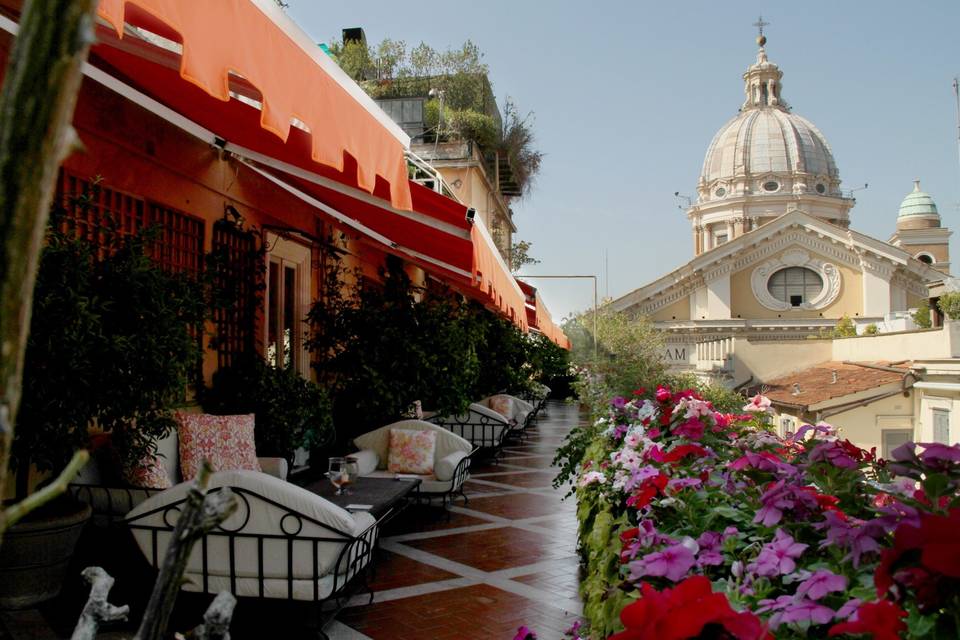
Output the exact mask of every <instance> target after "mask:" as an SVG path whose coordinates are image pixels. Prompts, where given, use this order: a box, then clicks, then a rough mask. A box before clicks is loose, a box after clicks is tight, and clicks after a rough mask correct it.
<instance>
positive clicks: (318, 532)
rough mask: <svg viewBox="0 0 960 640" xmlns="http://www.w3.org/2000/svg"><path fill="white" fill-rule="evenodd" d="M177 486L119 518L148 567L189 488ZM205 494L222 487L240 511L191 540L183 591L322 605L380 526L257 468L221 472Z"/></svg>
mask: <svg viewBox="0 0 960 640" xmlns="http://www.w3.org/2000/svg"><path fill="white" fill-rule="evenodd" d="M190 484H191V483H189V482H184V483H181V484H178V485H176V486H175V487H172V488H170V489H167V490H165V491H163V492H161V493H158V494H156V495H153V496H152V497H150V498H149V499H147V500H144V501H143V502H141V503H140V504H139V505H137V506H136V507H135V508H134V509H133V510H132V511H131V512H130V513H129V514H128V515H127V517H126V519H125V521H126V523H127V525H128V526H129V527H130V529H131V531H132V532H133V536H134V538H135V539H136V542H137V545H138V546H139V547H140V550H141V551H142V552H143V555H144V556H145V557H146V559H147V561H148V562H149V563H150V564H151V565H152V566H154V567H159V565H160V563H162V562H163V557H164V553H165V551H166V548H167V545H168V544H169V542H170V536H171V535H172V534H173V529H174V527H175V525H176V519H177V515H178V513H179V508H180V506H181V505H182V503H183V502H184V500H185V498H186V496H187V492H188V491H189V489H190ZM209 486H210V490H212V491H216V490H219V489H220V488H223V487H229V488H230V489H231V491H233V492H234V494H235V495H236V496H237V500H238V501H239V507H238V509H237V511H236V512H235V513H234V514H232V515H231V516H230V517H229V518H228V519H227V520H226V521H224V522H223V523H222V524H221V525H220V526H219V527H218V528H216V529H214V530H213V531H211V532H210V533H208V534H207V535H206V536H205V537H204V538H203V539H201V540H200V541H198V542H197V544H196V545H195V546H194V549H193V551H192V553H191V555H190V558H189V561H188V563H187V569H186V572H185V574H184V578H185V582H184V584H183V586H182V587H181V588H182V589H183V590H185V591H199V592H205V593H218V592H220V591H224V590H226V591H230V592H231V593H233V594H234V595H236V596H248V597H259V598H283V599H288V600H309V601H322V600H326V599H329V598H331V597H338V596H339V595H341V593H342V592H343V591H344V589H345V588H346V586H347V583H348V582H350V581H351V579H352V578H354V577H355V576H358V575H364V577H365V572H364V571H363V570H364V568H366V567H367V565H368V564H369V563H370V560H371V559H372V557H373V549H374V547H375V546H376V542H377V536H378V533H379V522H378V521H377V520H375V519H374V517H373V516H372V515H370V514H369V513H366V512H361V513H355V514H351V513H349V512H347V511H345V510H343V509H341V508H340V507H338V506H336V505H334V504H333V503H331V502H329V501H328V500H325V499H323V498H321V497H320V496H318V495H316V494H315V493H312V492H310V491H308V490H306V489H303V488H302V487H298V486H296V485H294V484H291V483H288V482H285V481H283V480H280V479H278V478H274V477H272V476H269V475H267V474H264V473H259V472H256V471H221V472H218V473H214V474H213V475H212V476H211V477H210V485H209Z"/></svg>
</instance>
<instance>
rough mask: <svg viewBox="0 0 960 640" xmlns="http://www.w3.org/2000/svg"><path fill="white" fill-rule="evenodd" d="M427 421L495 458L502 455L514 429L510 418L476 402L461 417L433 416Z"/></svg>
mask: <svg viewBox="0 0 960 640" xmlns="http://www.w3.org/2000/svg"><path fill="white" fill-rule="evenodd" d="M427 420H428V421H429V422H432V423H433V424H436V425H439V426H441V427H443V428H444V429H446V430H447V431H450V432H452V433H454V434H455V435H458V436H460V437H461V438H463V439H464V440H466V441H467V442H469V443H470V444H472V445H473V446H474V447H477V448H478V449H481V450H485V451H486V452H487V453H489V454H493V455H494V456H497V455H500V453H501V452H502V449H503V440H504V438H505V437H506V436H507V434H508V433H510V431H511V430H512V429H513V428H514V425H513V424H512V423H511V421H510V418H508V417H507V416H504V415H503V414H500V413H497V412H496V411H494V410H493V409H491V408H490V407H487V406H484V405H482V404H478V403H476V402H474V403H471V404H470V406H469V407H467V410H466V411H465V412H463V413H461V414H460V415H455V416H450V415H448V416H442V415H433V416H430V417H429V418H427Z"/></svg>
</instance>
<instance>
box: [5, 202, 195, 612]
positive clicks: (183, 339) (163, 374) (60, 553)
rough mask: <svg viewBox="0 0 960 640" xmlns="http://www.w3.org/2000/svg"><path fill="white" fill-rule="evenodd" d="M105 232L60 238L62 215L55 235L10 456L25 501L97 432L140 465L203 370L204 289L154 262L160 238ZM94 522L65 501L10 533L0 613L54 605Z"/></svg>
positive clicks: (37, 299)
mask: <svg viewBox="0 0 960 640" xmlns="http://www.w3.org/2000/svg"><path fill="white" fill-rule="evenodd" d="M106 226H107V228H106V229H104V232H103V233H102V234H100V235H101V242H100V244H98V245H96V246H95V245H93V244H91V243H90V242H88V241H86V240H83V239H77V238H76V237H74V235H73V234H70V233H66V232H64V231H62V229H64V228H66V227H67V225H64V224H63V218H62V215H54V216H53V217H52V220H51V224H50V227H49V228H48V233H47V243H46V246H45V248H44V251H43V254H42V256H41V262H40V266H39V271H38V276H37V283H36V289H35V293H34V308H33V316H32V319H31V326H30V337H29V340H28V343H27V352H26V358H25V362H24V376H23V397H22V401H21V406H20V412H19V416H18V418H17V429H16V436H15V440H14V445H13V458H12V462H13V465H14V468H15V469H16V473H17V493H18V497H20V498H22V497H23V496H24V495H26V494H27V492H28V491H29V490H30V489H31V488H32V487H31V485H32V484H34V483H33V482H31V475H33V478H36V477H37V475H41V476H42V475H44V474H49V473H51V472H52V473H57V472H59V471H60V470H61V469H62V468H63V467H64V466H65V465H66V463H67V462H68V461H69V459H70V457H71V456H72V454H73V452H74V451H75V450H76V449H78V448H81V447H85V446H87V445H88V444H89V439H90V432H91V427H92V426H94V425H95V427H96V430H98V431H101V432H104V433H109V434H110V435H111V439H112V444H113V447H112V448H113V451H115V452H116V453H117V456H118V457H119V458H120V462H121V464H123V463H124V462H125V461H132V460H138V459H140V458H142V457H143V456H144V455H145V454H146V453H148V452H150V451H151V448H152V447H153V446H154V444H153V443H154V442H155V440H156V438H157V437H160V436H162V435H165V434H166V433H167V432H168V430H169V429H171V428H172V427H173V425H174V420H173V415H172V408H173V407H174V406H176V404H177V403H178V402H182V398H183V394H184V391H185V389H186V388H187V384H188V381H189V380H190V379H191V377H192V376H193V375H194V374H195V373H196V372H197V371H198V369H197V366H198V363H199V360H198V358H199V355H200V349H199V344H198V336H197V335H196V332H195V331H191V327H200V326H202V319H203V309H204V304H203V295H202V288H201V287H200V285H199V283H197V282H195V281H193V280H191V279H189V278H186V277H182V276H178V275H174V274H170V273H167V272H165V271H164V270H162V269H161V268H160V267H159V266H158V265H157V264H155V263H154V262H153V261H152V260H151V259H150V257H149V255H148V254H149V251H150V247H151V246H152V243H153V242H154V240H153V236H154V235H155V234H152V233H149V232H147V233H143V234H140V235H136V236H126V237H124V236H122V235H120V234H119V233H112V232H110V230H109V224H107V225H106ZM89 515H90V509H89V507H88V506H87V505H85V504H81V503H78V502H76V501H75V500H73V499H72V498H70V497H69V496H61V498H58V499H57V500H55V501H54V502H52V503H50V504H49V505H47V507H46V508H44V509H42V510H40V511H39V512H35V513H34V514H31V515H30V516H28V517H27V518H26V519H25V520H23V521H21V522H19V523H18V524H16V525H15V526H14V527H12V528H11V529H10V530H8V531H7V533H6V536H5V539H4V544H3V546H2V547H0V607H5V608H11V607H25V606H31V605H33V604H36V603H38V602H41V601H43V600H46V599H48V598H51V597H53V596H55V595H57V593H58V592H59V590H60V585H61V584H62V581H63V577H64V572H65V570H66V568H67V564H68V561H69V558H70V556H71V555H72V553H73V548H74V545H75V543H76V541H77V539H78V537H79V535H80V531H81V529H82V527H83V525H84V523H85V522H86V521H87V519H88V518H89Z"/></svg>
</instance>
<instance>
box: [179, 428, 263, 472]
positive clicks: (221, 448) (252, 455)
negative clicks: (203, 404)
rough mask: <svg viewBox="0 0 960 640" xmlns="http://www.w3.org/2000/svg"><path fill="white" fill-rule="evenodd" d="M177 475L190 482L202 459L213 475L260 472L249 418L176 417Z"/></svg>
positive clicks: (198, 470)
mask: <svg viewBox="0 0 960 640" xmlns="http://www.w3.org/2000/svg"><path fill="white" fill-rule="evenodd" d="M177 422H178V427H177V437H178V439H179V442H180V475H181V476H182V477H183V480H193V479H194V478H195V477H196V476H197V474H198V473H199V472H200V464H201V463H202V462H203V459H204V458H206V459H207V460H209V461H210V464H211V466H213V470H214V471H234V470H237V469H249V470H251V471H261V469H260V462H259V461H258V460H257V448H256V445H255V444H254V440H253V414H252V413H250V414H246V415H239V416H213V415H210V414H208V413H178V414H177Z"/></svg>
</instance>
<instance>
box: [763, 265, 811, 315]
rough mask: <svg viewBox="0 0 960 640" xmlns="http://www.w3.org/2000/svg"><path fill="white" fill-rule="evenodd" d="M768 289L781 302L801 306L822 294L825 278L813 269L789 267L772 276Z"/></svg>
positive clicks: (768, 282)
mask: <svg viewBox="0 0 960 640" xmlns="http://www.w3.org/2000/svg"><path fill="white" fill-rule="evenodd" d="M767 291H769V292H770V295H772V296H773V297H774V298H776V299H777V300H779V301H780V302H784V303H787V304H789V305H790V306H791V307H800V306H801V305H803V304H804V303H808V302H810V301H811V300H813V299H814V298H816V297H817V296H818V295H820V293H821V292H822V291H823V279H822V278H821V277H820V275H819V274H818V273H817V272H816V271H814V270H813V269H807V268H806V267H787V268H785V269H780V270H779V271H777V272H776V273H774V274H773V275H772V276H770V279H769V280H768V281H767Z"/></svg>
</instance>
